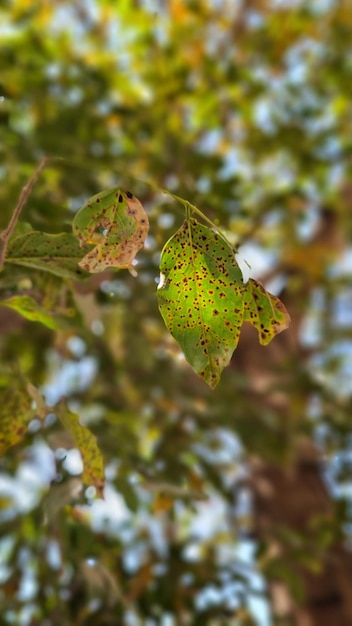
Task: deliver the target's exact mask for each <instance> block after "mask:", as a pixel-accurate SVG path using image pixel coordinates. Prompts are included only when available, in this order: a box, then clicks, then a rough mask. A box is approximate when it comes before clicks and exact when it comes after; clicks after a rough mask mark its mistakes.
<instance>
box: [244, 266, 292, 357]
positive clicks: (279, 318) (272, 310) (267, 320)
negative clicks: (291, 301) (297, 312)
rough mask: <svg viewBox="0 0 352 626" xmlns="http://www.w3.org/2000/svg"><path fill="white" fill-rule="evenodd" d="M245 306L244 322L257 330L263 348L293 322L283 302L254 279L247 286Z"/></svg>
mask: <svg viewBox="0 0 352 626" xmlns="http://www.w3.org/2000/svg"><path fill="white" fill-rule="evenodd" d="M243 304H244V309H243V320H244V321H245V322H249V323H250V324H252V325H253V326H254V327H255V328H256V329H257V331H258V334H259V342H260V343H261V345H262V346H266V345H267V344H268V343H270V341H271V340H272V339H274V337H275V336H276V335H278V334H279V333H281V332H282V331H283V330H285V329H286V328H287V327H288V325H289V323H290V321H291V318H290V316H289V314H288V312H287V311H286V308H285V306H284V305H283V303H282V302H281V300H279V298H277V297H276V296H274V295H273V294H272V293H269V291H266V289H265V288H264V287H263V285H261V283H259V282H258V281H257V280H254V279H253V278H250V279H249V280H248V282H247V284H246V285H245V290H244V295H243Z"/></svg>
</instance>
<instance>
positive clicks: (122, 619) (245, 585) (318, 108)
mask: <svg viewBox="0 0 352 626" xmlns="http://www.w3.org/2000/svg"><path fill="white" fill-rule="evenodd" d="M351 41H352V5H351V3H350V2H349V0H281V1H280V0H242V1H240V0H193V1H192V0H170V1H169V2H168V1H166V0H159V1H158V0H149V1H147V0H145V1H143V0H119V1H117V2H111V1H108V0H74V1H70V2H68V1H66V0H56V1H51V2H49V1H48V0H37V1H36V2H33V1H31V0H13V1H11V0H2V2H1V3H0V129H1V132H0V154H1V165H0V181H1V184H0V207H1V209H0V228H1V229H4V228H5V227H6V226H7V224H8V221H9V219H10V216H11V214H12V212H13V210H14V208H15V206H16V204H17V202H18V197H19V194H20V192H21V189H22V188H23V186H24V185H25V184H26V183H27V181H28V179H29V177H30V175H31V174H32V173H33V171H34V169H35V167H36V166H37V164H38V162H39V160H40V159H41V158H43V157H44V156H48V157H50V159H49V163H48V165H47V167H46V168H45V169H44V170H43V172H42V173H41V175H40V178H39V180H38V181H37V183H36V185H35V187H34V189H33V192H32V194H31V196H30V198H29V199H28V202H27V204H26V207H25V209H24V211H23V213H22V216H21V229H22V230H21V231H18V232H25V231H26V229H28V228H30V227H31V228H34V229H35V230H39V231H44V232H48V233H60V232H70V231H71V223H72V219H73V215H74V213H75V212H76V211H77V209H78V208H79V207H80V206H81V205H82V204H83V203H84V202H85V201H86V200H87V198H89V196H91V195H92V194H94V193H97V192H99V191H101V190H103V189H105V188H108V187H110V186H115V185H120V186H121V187H122V188H125V189H126V188H127V189H131V190H132V191H133V193H134V194H135V195H136V196H137V197H138V198H140V200H141V201H142V202H143V204H144V206H145V208H146V210H147V212H148V216H149V219H150V224H151V229H150V236H149V237H148V240H147V245H146V247H145V249H144V250H143V251H142V252H141V253H140V254H139V256H138V265H137V267H136V269H137V271H138V277H137V278H134V277H133V276H131V275H130V274H129V273H128V272H126V271H121V272H113V271H111V272H110V271H108V272H105V273H104V274H101V275H98V276H97V277H94V278H92V279H89V280H88V281H85V282H82V283H79V284H78V283H77V284H73V283H72V281H70V280H67V279H65V278H60V277H55V276H52V275H50V274H47V273H45V272H41V271H39V270H38V271H36V270H33V269H30V268H24V267H20V266H18V267H16V266H14V265H11V264H6V265H5V268H4V270H3V272H2V273H1V274H0V295H1V299H4V298H6V297H9V296H11V295H12V294H31V295H32V296H35V297H36V298H38V300H39V301H40V302H41V303H42V305H43V306H45V307H47V309H48V310H50V311H54V312H55V311H59V312H60V311H62V303H63V301H65V302H67V301H68V300H69V302H70V306H71V308H72V311H73V320H74V322H72V323H71V325H70V326H69V328H67V327H66V328H65V327H63V328H62V329H58V330H56V331H52V330H49V329H48V328H45V327H44V326H43V325H41V324H39V323H36V322H30V321H27V320H25V319H24V318H22V317H20V316H19V315H18V314H16V313H15V312H13V311H11V310H10V309H7V308H5V307H0V351H1V358H0V393H1V395H2V397H3V398H2V400H1V397H0V400H1V401H0V405H1V406H2V407H4V406H9V404H8V399H9V398H10V405H11V402H12V399H13V398H15V399H16V397H17V395H16V394H18V384H19V381H23V380H26V381H30V382H31V383H32V384H34V385H35V386H36V387H38V388H39V389H40V390H41V392H42V393H43V394H44V396H45V398H46V401H47V403H48V404H49V405H54V404H56V403H58V402H60V400H61V399H62V398H66V401H67V403H68V406H69V407H70V409H71V410H72V411H74V412H76V413H77V414H78V415H79V417H80V420H81V422H82V423H83V424H85V425H87V426H88V427H89V428H90V429H91V431H92V432H93V433H94V434H95V435H96V437H97V441H98V444H99V446H100V449H101V451H102V453H103V456H104V461H105V465H106V477H107V487H106V490H105V500H101V499H95V495H96V494H95V490H94V488H92V487H91V486H89V485H82V481H81V479H80V476H81V472H82V460H81V457H80V454H79V452H78V451H77V450H76V449H75V447H74V444H73V442H72V440H71V439H70V436H69V435H68V433H67V432H65V431H64V430H63V428H62V426H61V425H60V423H59V422H58V421H57V419H56V417H55V413H54V412H53V413H52V414H49V415H47V417H46V418H45V419H44V420H43V419H39V418H35V419H33V420H32V421H31V422H30V424H29V426H28V432H27V433H26V434H25V435H24V437H23V439H22V441H21V442H20V443H18V444H17V445H16V446H14V447H12V448H10V450H9V451H8V452H7V453H6V454H5V455H4V456H3V458H2V459H1V460H0V505H1V510H0V562H1V566H0V614H1V624H4V625H7V624H9V625H10V624H13V625H16V626H17V625H19V626H22V625H23V626H58V625H60V626H66V625H67V626H69V625H75V626H90V625H93V624H94V626H120V625H121V626H142V625H143V626H188V625H192V626H198V625H199V626H205V625H207V626H225V625H226V626H250V625H253V624H256V625H258V626H272V625H276V624H277V625H280V626H318V625H319V626H325V625H326V626H332V624H336V625H337V624H338V625H339V626H351V625H352V604H351V589H352V556H351V551H350V550H351V529H352V526H351V522H352V520H351V512H352V509H351V473H352V454H351V453H352V449H351V448H352V438H351V418H352V415H351V413H352V402H351V391H352V383H351V378H352V350H351V348H352V287H351V267H352V250H351V236H352V220H351V211H352V179H351V165H352V161H351V146H352V139H351V137H352V104H351V76H352V48H351ZM150 183H151V184H150ZM163 188H166V189H168V190H169V191H171V192H173V193H175V194H178V195H180V196H182V197H184V198H186V199H187V200H189V201H190V202H192V203H193V204H195V205H196V206H198V207H199V208H200V209H201V210H203V211H204V212H205V213H206V214H207V215H208V216H209V217H210V218H211V219H212V220H214V221H217V222H218V223H219V224H221V226H222V228H223V229H224V231H225V232H226V234H227V237H228V238H229V239H230V240H231V241H232V242H233V244H234V245H235V246H236V247H239V255H238V260H239V263H240V264H241V266H242V268H243V271H244V273H245V275H248V274H250V275H251V276H253V277H256V278H259V279H261V280H262V281H263V282H264V283H265V285H266V287H267V288H268V289H270V290H271V291H273V292H274V293H276V294H278V295H280V297H281V298H282V300H283V301H284V303H285V305H286V307H287V308H288V311H289V313H290V315H291V318H292V322H291V326H290V329H289V330H287V331H285V332H284V333H282V334H281V335H280V336H279V337H277V338H276V339H275V340H274V341H273V342H272V344H270V346H268V347H266V348H262V347H260V346H259V344H258V340H257V336H256V334H255V333H254V332H253V333H252V332H251V328H250V327H248V329H247V328H244V329H243V336H242V338H241V341H240V345H239V347H238V349H237V350H236V352H235V354H234V356H233V360H232V363H231V366H230V367H229V368H228V369H227V370H226V371H225V372H224V374H223V377H222V381H221V383H220V384H219V386H218V388H217V389H216V390H215V391H211V390H210V389H208V388H207V387H206V385H205V384H204V383H203V382H202V381H201V380H199V379H197V377H196V375H195V374H194V373H193V371H192V370H191V368H190V366H189V365H188V364H187V363H186V362H185V360H184V359H183V357H182V354H180V351H179V349H178V347H177V345H176V343H175V342H174V340H173V339H172V338H171V337H170V336H169V335H168V333H167V331H166V329H165V327H164V325H163V322H162V319H161V317H160V314H159V311H158V307H157V300H156V295H155V291H156V286H157V282H158V276H159V270H158V264H159V259H160V252H161V249H162V246H163V245H164V243H165V242H166V241H167V239H168V238H169V237H170V236H171V235H172V234H173V233H174V232H175V230H176V229H177V228H178V226H179V225H180V224H181V223H182V221H183V209H182V206H181V205H178V204H177V203H176V202H174V201H171V198H170V197H168V196H166V195H165V194H163V193H162V192H161V190H162V189H163ZM158 190H159V191H158ZM67 294H69V295H67ZM60 307H61V309H60ZM5 398H6V402H5ZM6 403H7V404H6ZM1 406H0V420H2V421H3V422H4V420H5V419H7V418H8V412H7V413H4V411H3V414H1ZM11 406H12V411H13V419H14V423H15V420H16V410H17V407H16V400H14V401H13V404H12V405H11ZM0 427H1V421H0Z"/></svg>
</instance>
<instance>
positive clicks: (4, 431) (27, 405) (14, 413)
mask: <svg viewBox="0 0 352 626" xmlns="http://www.w3.org/2000/svg"><path fill="white" fill-rule="evenodd" d="M35 414H36V411H35V409H34V408H33V402H32V398H31V396H30V395H29V393H28V392H27V390H26V389H24V388H22V387H19V386H16V387H12V388H8V389H6V390H5V391H4V392H2V393H1V404H0V456H2V455H3V454H4V453H5V452H6V451H7V449H8V448H10V447H11V446H14V445H15V444H16V443H18V442H19V441H21V440H22V439H23V437H24V436H25V435H26V433H27V426H28V424H29V422H30V421H31V420H32V419H33V418H34V416H35Z"/></svg>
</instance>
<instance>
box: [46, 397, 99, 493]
mask: <svg viewBox="0 0 352 626" xmlns="http://www.w3.org/2000/svg"><path fill="white" fill-rule="evenodd" d="M55 413H56V415H57V417H58V418H59V420H60V422H61V423H62V425H63V427H64V428H65V429H66V430H67V431H68V432H69V433H70V434H71V437H72V439H73V442H74V445H75V446H76V448H78V450H79V451H80V453H81V456H82V461H83V475H82V480H83V482H84V483H85V484H86V485H93V486H94V487H95V489H96V493H97V496H98V497H99V498H103V491H104V485H105V478H104V462H103V457H102V454H101V452H100V450H99V448H98V444H97V440H96V437H95V436H94V435H93V433H91V431H90V430H89V429H88V428H86V426H82V424H81V423H80V421H79V417H78V415H76V413H72V411H69V410H68V408H67V407H66V406H65V405H64V404H60V405H59V406H58V407H57V408H55Z"/></svg>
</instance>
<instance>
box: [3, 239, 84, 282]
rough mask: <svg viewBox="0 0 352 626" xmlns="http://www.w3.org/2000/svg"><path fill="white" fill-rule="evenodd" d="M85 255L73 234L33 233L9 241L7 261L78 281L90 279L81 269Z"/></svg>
mask: <svg viewBox="0 0 352 626" xmlns="http://www.w3.org/2000/svg"><path fill="white" fill-rule="evenodd" d="M84 253H85V250H82V248H80V246H79V244H78V241H77V239H76V237H74V236H73V235H72V234H71V233H60V234H58V235H51V234H48V233H41V232H38V231H32V232H29V233H27V234H26V235H23V236H21V237H17V238H16V239H14V240H13V241H11V242H10V244H9V247H8V249H7V256H6V262H7V263H15V264H16V265H24V266H26V267H33V268H35V269H38V270H43V271H45V272H51V273H52V274H55V275H56V276H60V277H66V278H74V279H76V280H77V279H80V278H84V277H86V276H87V274H86V273H85V272H84V271H83V270H82V269H80V268H79V267H78V263H79V262H80V261H81V259H82V256H83V254H84Z"/></svg>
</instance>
